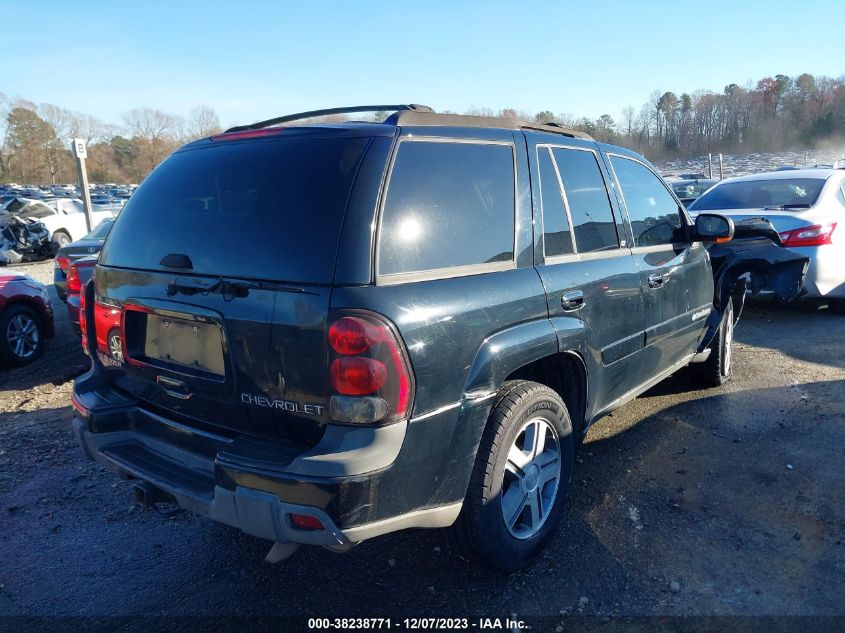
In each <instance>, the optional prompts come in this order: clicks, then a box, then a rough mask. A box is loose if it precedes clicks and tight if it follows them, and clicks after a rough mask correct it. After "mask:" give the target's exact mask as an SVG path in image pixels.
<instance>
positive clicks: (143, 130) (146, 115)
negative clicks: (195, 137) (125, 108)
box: [124, 108, 181, 179]
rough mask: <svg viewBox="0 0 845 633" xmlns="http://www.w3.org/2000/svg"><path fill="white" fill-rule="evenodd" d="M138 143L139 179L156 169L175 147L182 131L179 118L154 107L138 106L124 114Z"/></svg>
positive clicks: (137, 170)
mask: <svg viewBox="0 0 845 633" xmlns="http://www.w3.org/2000/svg"><path fill="white" fill-rule="evenodd" d="M124 121H125V123H126V127H127V128H129V131H130V134H131V135H132V139H133V140H134V141H135V143H136V145H137V150H138V151H137V160H138V165H137V166H136V172H137V174H138V176H139V179H140V178H142V177H143V176H146V174H148V173H149V172H151V171H152V170H153V169H155V166H156V165H158V164H159V163H160V162H161V161H162V160H163V159H164V157H165V156H167V155H168V154H169V153H170V152H172V151H173V149H175V147H176V145H177V143H178V140H177V139H178V136H179V133H180V131H181V130H180V121H179V118H178V117H176V116H174V115H172V114H168V113H167V112H162V111H161V110H157V109H154V108H136V109H135V110H131V111H130V112H128V113H127V114H126V115H125V116H124Z"/></svg>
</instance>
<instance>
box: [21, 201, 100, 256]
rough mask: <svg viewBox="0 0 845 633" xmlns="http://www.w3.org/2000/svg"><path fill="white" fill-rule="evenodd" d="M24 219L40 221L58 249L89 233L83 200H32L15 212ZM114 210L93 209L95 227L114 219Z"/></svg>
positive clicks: (92, 217) (92, 219)
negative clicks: (104, 221)
mask: <svg viewBox="0 0 845 633" xmlns="http://www.w3.org/2000/svg"><path fill="white" fill-rule="evenodd" d="M13 213H15V214H17V215H18V216H20V217H22V218H28V219H32V220H38V221H39V222H41V223H43V224H44V225H45V226H46V227H47V230H48V231H49V239H50V241H51V242H52V243H53V245H54V247H55V248H56V249H59V248H61V247H63V246H67V245H68V244H70V243H71V242H75V241H77V240H80V239H82V238H83V237H84V236H85V235H86V234H87V233H88V225H87V222H86V219H85V210H84V206H83V205H82V201H81V200H70V199H67V198H53V199H50V200H47V201H37V200H32V201H29V202H27V204H26V205H24V206H22V207H21V208H19V209H17V210H15V211H13ZM115 215H116V212H115V211H114V210H112V209H106V210H97V209H96V208H95V209H92V211H91V221H92V223H93V225H94V226H99V224H100V222H102V221H103V220H106V219H114V217H115Z"/></svg>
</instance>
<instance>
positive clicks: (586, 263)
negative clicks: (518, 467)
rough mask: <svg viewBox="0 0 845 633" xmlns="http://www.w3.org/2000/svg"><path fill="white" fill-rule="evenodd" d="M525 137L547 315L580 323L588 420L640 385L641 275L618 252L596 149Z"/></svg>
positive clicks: (616, 227) (625, 253) (619, 231)
mask: <svg viewBox="0 0 845 633" xmlns="http://www.w3.org/2000/svg"><path fill="white" fill-rule="evenodd" d="M526 138H527V139H528V141H529V155H530V159H531V162H532V165H531V177H532V189H533V191H534V192H537V193H535V195H534V205H535V206H534V217H535V227H537V229H536V230H538V231H539V233H540V236H541V237H542V240H541V243H542V244H543V249H542V251H541V254H542V258H541V259H540V261H538V262H537V266H536V268H537V272H538V273H539V275H540V278H541V279H542V280H543V285H544V286H545V288H546V294H547V299H548V308H549V315H550V316H551V317H556V316H574V317H576V318H578V319H580V320H581V321H582V322H583V323H584V325H585V329H586V332H587V354H586V356H587V357H586V358H585V359H584V360H585V362H586V364H587V372H588V375H589V394H588V408H587V418H588V419H589V418H591V417H592V416H593V415H594V414H596V413H597V412H599V411H600V410H602V409H604V408H605V407H606V406H607V405H608V404H610V403H612V402H613V401H614V400H616V399H618V398H620V397H621V396H623V395H624V394H626V393H627V392H629V391H631V390H632V389H634V388H636V387H637V386H639V385H640V384H641V383H642V382H643V380H644V376H643V373H642V370H641V360H640V358H641V354H642V350H643V346H644V333H643V329H644V317H643V303H642V301H643V298H642V290H641V288H640V272H639V269H638V268H637V265H636V262H635V260H634V257H633V256H632V254H631V251H630V249H628V248H624V247H620V236H621V239H622V243H624V240H625V239H626V238H625V235H624V229H623V227H621V226H620V224H621V220H620V216H619V214H618V208H616V205H615V204H614V202H615V200H614V198H613V197H612V196H609V195H608V191H607V185H606V183H607V182H609V174H608V172H607V171H606V169H605V167H604V164H603V161H602V158H601V156H600V154H599V152H598V147H597V145H596V144H595V143H592V142H589V141H581V140H579V139H566V141H565V143H563V142H559V141H558V139H556V138H554V139H552V140H553V141H554V142H551V143H550V139H549V136H547V135H538V134H533V133H526ZM561 141H562V139H561ZM538 193H539V195H537V194H538Z"/></svg>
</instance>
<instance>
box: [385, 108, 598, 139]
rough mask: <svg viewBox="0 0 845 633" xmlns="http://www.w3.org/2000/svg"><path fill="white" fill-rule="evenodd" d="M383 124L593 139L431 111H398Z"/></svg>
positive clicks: (547, 127) (559, 129) (549, 127)
mask: <svg viewBox="0 0 845 633" xmlns="http://www.w3.org/2000/svg"><path fill="white" fill-rule="evenodd" d="M385 123H388V124H393V125H420V126H424V125H432V126H434V125H453V126H456V127H494V128H502V129H505V130H537V131H539V132H550V133H552V134H561V135H563V136H569V137H571V138H582V139H586V140H588V141H592V140H593V137H592V136H590V135H589V134H586V133H584V132H579V131H577V130H571V129H569V128H565V127H563V126H562V125H560V124H558V123H529V122H527V121H521V120H519V119H504V118H501V117H490V116H475V115H469V114H437V113H435V112H432V111H424V110H420V111H416V110H410V111H404V112H402V111H398V112H396V113H395V114H392V115H390V116H389V117H388V118H387V119H386V120H385Z"/></svg>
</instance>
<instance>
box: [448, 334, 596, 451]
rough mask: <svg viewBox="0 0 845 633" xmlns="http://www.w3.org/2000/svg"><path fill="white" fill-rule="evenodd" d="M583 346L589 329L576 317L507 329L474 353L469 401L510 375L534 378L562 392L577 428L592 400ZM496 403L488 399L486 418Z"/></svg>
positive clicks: (468, 384)
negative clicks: (588, 402)
mask: <svg viewBox="0 0 845 633" xmlns="http://www.w3.org/2000/svg"><path fill="white" fill-rule="evenodd" d="M585 349H586V329H585V326H584V323H583V322H582V321H580V320H578V319H575V318H571V317H556V318H554V319H551V320H550V319H538V320H534V321H528V322H526V323H521V324H518V325H515V326H512V327H509V328H506V329H505V330H502V331H500V332H497V333H496V334H493V335H491V336H489V337H488V338H486V339H485V340H484V342H483V343H482V345H481V347H480V348H479V350H478V352H477V353H476V356H475V359H474V361H473V363H472V365H471V366H470V370H469V372H468V375H467V381H466V385H465V388H464V398H465V401H466V400H473V399H475V398H484V397H489V396H491V395H493V394H496V393H498V392H499V390H500V389H501V388H502V385H504V384H505V382H506V381H508V380H514V379H524V380H533V381H534V382H538V383H541V384H544V385H546V386H548V387H551V388H552V389H554V390H555V391H556V392H557V393H558V394H559V395H560V396H561V398H562V399H563V401H564V403H565V404H566V406H567V409H568V410H569V413H570V417H571V418H572V425H573V430H574V431H576V432H577V431H580V430H582V429H583V427H584V425H585V422H586V411H587V399H588V390H587V366H586V363H585V361H584V350H585ZM494 405H495V400H494V399H492V398H490V400H489V402H488V403H487V406H486V407H485V408H486V415H485V416H484V419H485V423H486V418H487V416H489V413H490V410H492V408H493V406H494ZM482 426H483V425H482ZM479 437H480V432H479Z"/></svg>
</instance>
